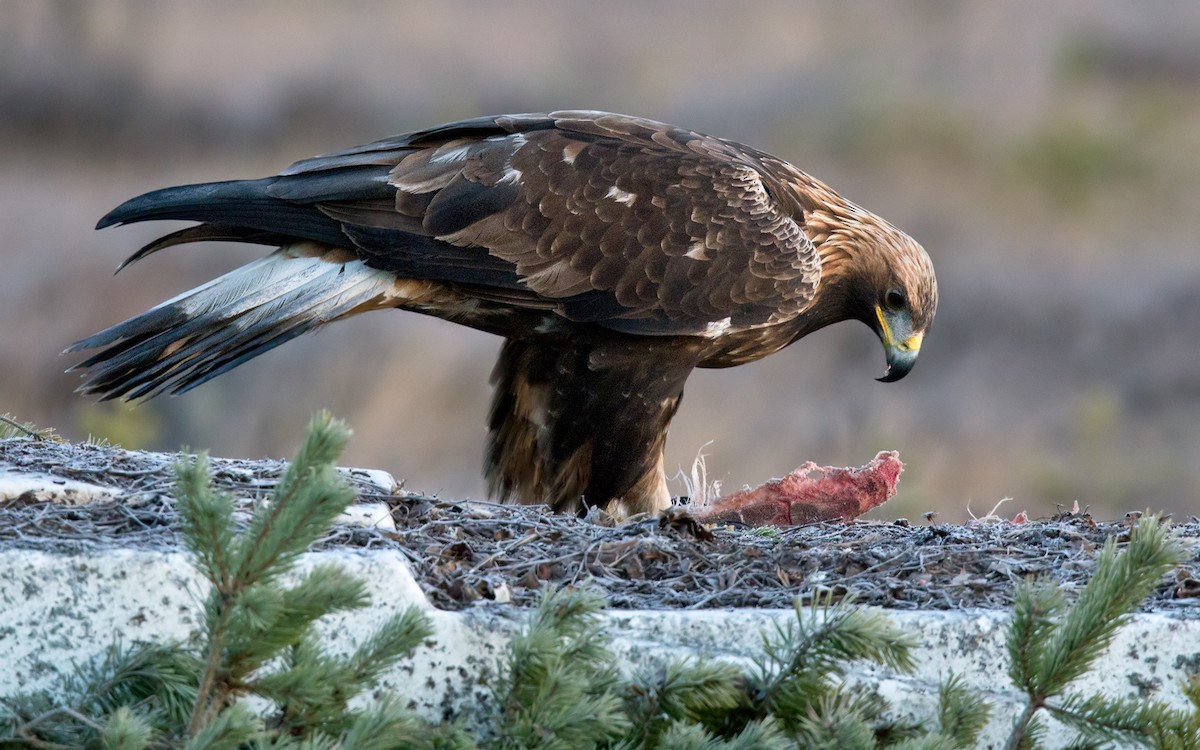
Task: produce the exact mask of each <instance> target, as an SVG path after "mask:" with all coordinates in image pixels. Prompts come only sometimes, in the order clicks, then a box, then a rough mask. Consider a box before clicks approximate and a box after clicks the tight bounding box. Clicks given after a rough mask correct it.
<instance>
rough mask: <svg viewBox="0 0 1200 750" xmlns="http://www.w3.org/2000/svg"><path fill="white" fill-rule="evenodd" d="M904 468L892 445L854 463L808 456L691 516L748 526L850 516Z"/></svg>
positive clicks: (877, 500)
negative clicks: (801, 462)
mask: <svg viewBox="0 0 1200 750" xmlns="http://www.w3.org/2000/svg"><path fill="white" fill-rule="evenodd" d="M903 470H904V464H903V463H901V462H900V454H898V453H896V452H895V451H883V452H881V453H879V454H878V455H876V456H875V458H874V459H872V460H871V462H870V463H868V464H866V465H865V466H860V467H859V468H857V469H850V468H842V467H835V466H817V465H816V464H815V463H813V462H811V461H809V462H808V463H805V464H804V465H802V466H800V467H798V468H796V469H795V470H793V471H792V472H791V473H790V474H788V475H787V476H786V477H783V478H782V479H772V480H770V481H768V482H764V483H763V484H761V485H759V486H758V487H755V488H753V489H746V490H741V491H739V492H734V493H732V494H729V495H723V496H721V497H719V498H717V499H716V500H714V501H713V502H712V503H711V504H710V505H707V506H703V507H701V508H699V509H697V510H696V511H695V513H694V517H695V518H696V520H698V521H701V522H703V523H725V522H733V523H740V524H745V525H747V526H796V525H800V524H806V523H817V522H820V521H834V520H839V519H840V520H842V521H851V520H853V519H855V518H857V517H858V516H860V515H862V514H863V513H866V512H867V511H868V510H871V509H872V508H875V507H877V506H879V505H882V504H883V503H884V502H886V501H887V500H888V499H889V498H891V497H892V496H893V495H895V494H896V484H897V483H898V482H899V480H900V473H901V472H902V471H903Z"/></svg>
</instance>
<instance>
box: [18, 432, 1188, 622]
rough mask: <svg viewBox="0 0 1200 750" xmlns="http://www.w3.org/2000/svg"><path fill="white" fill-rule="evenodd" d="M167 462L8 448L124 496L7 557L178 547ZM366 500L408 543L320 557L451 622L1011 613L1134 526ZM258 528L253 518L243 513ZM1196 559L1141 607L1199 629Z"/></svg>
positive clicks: (24, 525)
mask: <svg viewBox="0 0 1200 750" xmlns="http://www.w3.org/2000/svg"><path fill="white" fill-rule="evenodd" d="M177 460H178V457H177V456H175V455H171V454H160V453H145V452H138V451H133V452H131V451H124V450H120V449H117V448H111V447H105V446H96V445H76V444H68V443H57V442H51V441H35V440H30V439H26V438H12V439H8V440H0V471H16V472H21V473H48V474H52V475H54V476H56V477H60V478H64V479H73V480H77V481H83V482H90V483H94V484H97V485H101V486H104V487H107V488H110V489H111V490H112V492H113V499H112V500H105V501H98V502H93V503H90V504H88V505H82V506H71V505H64V504H62V503H57V502H44V501H39V500H33V499H31V498H20V497H19V498H15V499H11V500H9V501H7V502H4V503H3V504H0V548H10V549H11V548H25V549H38V550H41V551H49V552H71V553H86V552H87V551H90V550H97V549H109V548H114V547H122V548H134V549H155V550H172V549H179V548H180V547H181V543H180V538H179V528H180V518H179V514H178V512H177V509H176V506H175V500H174V498H173V487H174V473H173V470H172V467H173V465H174V463H175V462H176V461H177ZM211 467H212V474H213V482H214V484H215V485H216V486H218V487H220V488H221V489H223V490H226V491H228V492H231V493H232V494H233V495H234V496H235V497H237V498H239V499H240V500H242V501H243V502H244V503H245V504H246V506H247V507H249V505H250V504H251V503H253V502H259V501H261V500H263V499H265V498H267V497H269V495H270V493H271V490H272V488H273V487H274V484H275V482H276V481H278V478H279V477H280V475H281V474H282V472H283V470H284V469H285V467H286V464H285V463H284V462H282V461H241V460H223V459H213V461H212V462H211ZM349 476H350V478H351V481H352V482H354V484H355V486H356V488H357V489H358V491H359V495H360V500H361V501H363V502H382V503H386V504H387V506H388V507H389V508H390V510H391V515H392V517H393V519H394V520H395V523H396V531H394V532H393V531H388V530H383V529H374V528H360V527H354V526H342V525H339V526H335V527H334V528H333V529H332V531H331V532H330V533H329V534H328V535H327V536H326V537H325V538H324V539H322V540H321V541H320V542H319V543H318V545H317V546H318V548H334V547H342V548H346V547H350V548H367V549H391V550H398V551H400V552H401V553H403V554H404V555H405V556H406V557H407V558H408V560H409V561H410V562H411V566H412V570H413V573H414V575H415V576H416V577H417V580H418V582H419V583H420V584H421V586H422V587H423V589H424V590H425V592H426V594H427V595H428V597H429V599H430V600H431V601H432V602H433V604H434V605H435V606H437V607H440V608H443V609H449V610H456V609H462V608H464V607H467V606H472V605H473V604H475V603H483V602H487V601H511V602H512V603H515V604H517V605H522V606H527V605H532V604H534V603H535V602H536V600H537V596H538V591H539V589H541V588H542V587H543V586H546V585H548V584H559V585H572V586H591V587H593V588H594V589H596V590H599V591H601V592H603V593H604V595H605V596H606V598H607V600H608V602H609V604H610V606H612V607H615V608H630V609H664V608H679V609H701V608H722V607H790V606H791V605H792V602H793V601H794V600H795V598H796V597H800V599H801V600H808V599H810V598H811V597H813V596H814V595H815V594H817V593H825V592H832V593H833V595H834V597H835V598H840V597H844V596H846V595H853V596H854V598H855V600H856V601H857V602H859V603H861V604H870V605H877V606H883V607H890V608H894V609H940V610H959V609H968V608H992V609H994V608H1007V607H1008V606H1009V605H1010V604H1011V603H1012V600H1013V592H1014V588H1015V586H1016V585H1017V583H1018V582H1020V581H1021V580H1022V579H1024V578H1026V577H1029V576H1046V577H1049V578H1050V579H1052V580H1054V581H1056V582H1058V583H1059V585H1061V586H1063V587H1066V588H1068V589H1070V588H1077V587H1079V586H1082V585H1083V584H1084V583H1086V582H1087V580H1088V578H1089V577H1090V575H1091V573H1092V571H1093V570H1094V568H1095V558H1096V553H1097V551H1098V550H1099V548H1100V547H1101V546H1102V545H1103V544H1104V541H1105V540H1106V539H1107V538H1108V537H1110V536H1115V537H1116V538H1117V540H1118V541H1121V540H1123V539H1124V538H1126V537H1127V534H1128V529H1129V523H1130V520H1129V519H1124V520H1121V521H1115V522H1097V521H1095V520H1094V519H1092V518H1091V517H1090V516H1089V515H1087V514H1086V513H1061V514H1059V515H1056V516H1055V517H1053V518H1050V519H1045V520H1036V521H1028V522H1026V523H1021V524H1014V523H1011V522H1008V521H1002V520H992V521H989V522H977V523H971V524H967V525H961V526H960V525H950V524H927V525H920V526H912V525H909V524H907V523H900V522H894V523H885V522H878V521H856V522H853V523H849V524H843V523H837V522H833V523H828V522H827V523H818V524H810V525H803V526H796V527H790V528H778V529H776V528H767V529H755V530H752V529H742V528H735V527H731V526H724V527H716V528H712V529H708V528H705V527H703V526H700V525H698V524H696V523H695V522H694V521H693V520H692V519H691V518H690V517H689V516H688V514H687V512H686V509H677V510H675V511H674V512H670V513H668V514H667V515H665V516H664V517H662V518H660V519H652V518H647V519H644V520H640V521H638V520H635V521H632V522H628V523H625V524H622V525H613V524H611V522H609V521H608V520H607V519H605V518H604V517H603V516H593V517H591V518H586V519H581V518H576V517H574V516H562V515H554V514H550V513H547V512H546V511H545V509H543V508H539V507H534V506H505V505H495V504H492V503H483V502H474V501H469V502H468V501H448V500H443V499H439V498H436V497H429V496H425V495H421V494H416V493H411V492H404V491H388V490H386V489H384V488H381V487H380V486H378V484H377V483H374V482H372V481H371V480H370V479H369V478H368V477H366V476H363V475H358V474H355V473H354V472H353V471H351V472H350V473H349ZM245 517H246V518H247V519H248V517H249V513H248V512H247V513H246V514H245ZM1174 528H1175V529H1176V531H1177V533H1179V534H1180V535H1181V536H1182V537H1184V539H1185V540H1186V541H1187V543H1188V544H1189V549H1190V550H1191V558H1190V560H1189V561H1188V562H1187V563H1186V564H1185V565H1184V566H1182V567H1181V568H1180V569H1179V570H1178V571H1177V572H1176V573H1175V574H1174V575H1173V576H1172V577H1170V578H1168V579H1164V580H1163V581H1162V582H1161V583H1160V585H1159V586H1158V588H1157V590H1156V592H1155V593H1154V595H1153V596H1152V597H1151V599H1150V600H1148V601H1147V602H1146V604H1145V605H1144V608H1145V609H1147V610H1154V611H1160V612H1161V611H1166V612H1174V613H1177V614H1179V615H1181V616H1187V617H1200V520H1197V519H1195V518H1192V519H1188V520H1186V521H1182V522H1180V521H1179V520H1178V519H1177V522H1176V524H1175V526H1174Z"/></svg>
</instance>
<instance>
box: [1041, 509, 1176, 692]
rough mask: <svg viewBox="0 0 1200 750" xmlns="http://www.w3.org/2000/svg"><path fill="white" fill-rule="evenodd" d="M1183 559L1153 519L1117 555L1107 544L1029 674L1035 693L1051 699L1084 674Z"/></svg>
mask: <svg viewBox="0 0 1200 750" xmlns="http://www.w3.org/2000/svg"><path fill="white" fill-rule="evenodd" d="M1183 559H1184V552H1183V548H1182V546H1181V545H1180V544H1179V542H1178V540H1176V539H1175V538H1174V537H1173V536H1172V534H1171V532H1170V529H1169V526H1168V525H1167V524H1164V523H1160V521H1159V519H1158V517H1157V516H1151V515H1149V514H1147V515H1144V516H1142V517H1141V518H1140V519H1138V521H1137V523H1136V525H1135V526H1134V527H1133V529H1132V531H1131V532H1130V536H1129V545H1128V547H1127V548H1126V550H1125V552H1124V553H1123V554H1119V555H1118V554H1117V546H1116V541H1115V540H1114V539H1111V538H1110V539H1109V540H1108V542H1106V543H1105V545H1104V548H1103V550H1101V552H1100V555H1099V557H1098V560H1097V565H1096V573H1095V575H1094V576H1093V577H1092V579H1091V580H1090V581H1088V583H1087V585H1085V586H1084V587H1083V590H1082V591H1080V593H1079V598H1078V599H1077V600H1076V601H1075V604H1074V605H1073V606H1072V607H1071V608H1070V609H1069V610H1068V611H1067V613H1066V616H1065V617H1064V618H1063V621H1062V623H1061V624H1060V625H1059V627H1057V628H1056V629H1055V631H1054V635H1053V637H1052V638H1051V640H1050V642H1049V643H1048V644H1047V646H1046V650H1045V662H1044V663H1043V664H1040V665H1038V666H1039V671H1038V672H1037V673H1035V674H1034V675H1033V677H1034V678H1035V680H1036V681H1035V687H1036V689H1037V692H1038V693H1039V694H1041V695H1043V696H1050V695H1056V694H1058V693H1060V692H1061V691H1062V689H1063V688H1065V687H1066V686H1067V684H1068V683H1070V682H1072V681H1074V680H1075V679H1077V678H1078V677H1080V676H1081V675H1082V674H1083V673H1084V672H1086V671H1087V670H1088V669H1089V668H1090V667H1091V663H1092V662H1093V661H1094V660H1095V659H1096V658H1097V657H1099V656H1100V655H1101V654H1102V653H1103V652H1104V651H1105V650H1106V649H1107V648H1108V647H1109V646H1110V645H1111V644H1112V640H1113V638H1114V637H1115V636H1116V634H1117V630H1119V629H1120V628H1121V626H1123V625H1124V624H1125V623H1126V622H1128V621H1129V618H1130V617H1131V616H1132V613H1133V611H1134V610H1135V609H1137V607H1138V605H1139V604H1141V602H1142V601H1143V600H1144V599H1145V598H1146V597H1147V596H1149V595H1150V594H1151V592H1153V591H1154V586H1155V585H1156V584H1157V583H1158V581H1159V580H1160V579H1161V578H1162V577H1163V576H1164V575H1166V574H1167V573H1168V572H1169V571H1171V570H1172V569H1173V568H1175V567H1177V566H1178V565H1179V564H1180V562H1182V561H1183Z"/></svg>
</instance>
